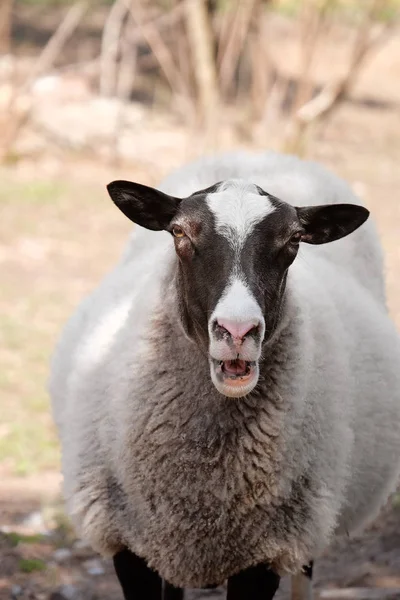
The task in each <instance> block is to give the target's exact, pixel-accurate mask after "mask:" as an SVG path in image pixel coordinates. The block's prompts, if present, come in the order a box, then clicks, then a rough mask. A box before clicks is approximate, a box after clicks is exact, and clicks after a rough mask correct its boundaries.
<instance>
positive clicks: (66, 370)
mask: <svg viewBox="0 0 400 600" xmlns="http://www.w3.org/2000/svg"><path fill="white" fill-rule="evenodd" d="M108 191H109V194H110V196H111V199H112V200H113V201H114V203H115V204H116V206H117V207H118V208H119V209H120V210H121V211H122V213H124V215H125V216H126V217H128V218H129V219H130V220H131V221H133V222H134V223H136V226H135V228H134V231H133V233H132V235H131V237H130V239H129V242H128V245H127V248H126V250H125V252H124V254H123V256H122V258H121V260H120V262H119V263H118V264H117V266H116V267H115V269H114V270H113V271H112V272H111V273H110V274H109V275H108V276H106V277H105V279H104V281H103V282H102V283H101V284H100V286H99V287H98V288H97V289H96V290H95V291H94V292H93V293H92V294H91V295H90V296H89V297H88V298H87V299H85V300H84V301H83V303H82V304H81V306H80V307H79V308H78V310H77V311H76V313H75V314H74V315H73V316H72V318H71V319H70V321H69V322H68V324H67V325H66V328H65V330H64V333H63V335H62V337H61V340H60V341H59V343H58V346H57V348H56V351H55V354H54V358H53V362H52V373H51V378H50V393H51V397H52V404H53V412H54V418H55V421H56V424H57V427H58V430H59V435H60V439H61V446H62V470H63V476H64V494H65V498H66V505H67V509H68V512H69V514H70V516H71V518H72V521H73V523H74V524H75V526H76V527H77V530H78V532H79V533H80V535H81V536H82V537H83V538H85V539H86V540H88V541H89V542H90V544H91V545H92V547H93V548H94V549H95V550H97V551H98V552H100V553H101V554H102V555H104V556H109V557H113V560H114V565H115V570H116V573H117V576H118V578H119V581H120V583H121V586H122V588H123V592H124V596H125V598H126V599H128V598H129V599H133V598H135V599H139V600H140V599H146V600H156V599H159V598H161V597H163V598H165V599H166V598H168V599H170V600H171V599H172V598H174V599H177V598H183V589H184V588H188V587H197V588H200V587H212V586H217V585H219V584H221V583H223V582H225V581H227V582H228V584H227V598H228V600H244V599H246V600H261V598H262V599H263V600H265V599H266V598H273V596H274V594H275V592H276V590H277V588H278V586H279V581H280V577H282V576H283V575H292V576H294V577H295V579H294V581H295V582H297V583H296V585H297V586H298V588H296V589H297V591H298V589H300V588H301V595H302V596H303V597H305V596H307V595H309V594H310V585H311V584H307V583H306V581H308V579H307V576H308V578H310V577H311V565H312V561H314V560H315V559H318V557H319V556H320V555H321V553H322V552H323V551H324V550H325V549H326V548H327V547H329V545H330V544H331V542H332V541H333V539H334V538H335V537H336V536H339V535H341V534H353V533H357V532H358V531H361V530H362V529H363V528H364V527H365V526H366V525H367V524H368V523H370V522H371V520H373V519H374V518H375V517H376V515H377V514H378V512H379V509H380V507H381V506H382V505H383V504H384V503H385V501H386V500H387V498H388V496H389V494H390V493H391V492H392V491H393V490H394V488H395V486H396V483H397V480H398V477H399V471H400V459H399V456H400V435H399V422H400V369H399V365H400V360H399V359H400V345H399V338H398V334H397V332H396V330H395V327H394V325H393V324H392V322H391V320H390V318H389V316H388V312H387V308H386V301H385V286H384V276H383V261H382V252H381V247H380V243H379V239H378V235H377V233H376V229H375V227H374V224H373V222H372V221H371V219H369V220H367V218H368V216H369V212H368V211H367V209H366V208H364V207H363V206H362V205H361V203H360V201H359V200H358V199H357V198H356V197H355V196H354V194H353V193H352V191H351V189H350V188H349V187H348V186H347V184H346V183H345V182H344V181H342V180H341V179H339V178H338V177H336V176H335V175H333V174H331V173H330V172H328V171H326V170H325V169H324V168H323V167H321V166H320V165H318V164H314V163H312V162H306V161H302V160H300V159H298V158H295V157H290V156H285V155H280V154H275V153H262V154H250V153H243V152H242V153H241V152H239V153H227V154H222V155H217V156H214V157H207V158H203V159H200V160H197V161H195V162H193V163H191V164H189V165H186V166H184V167H183V168H181V169H178V170H177V171H176V172H175V173H173V174H172V175H170V176H169V177H167V178H166V179H165V180H164V182H163V183H162V184H161V186H160V188H159V190H156V189H153V188H150V187H147V186H144V185H141V184H138V183H132V182H127V181H116V182H113V183H111V184H110V185H109V186H108ZM182 198H183V199H182ZM353 232H354V233H353ZM350 234H351V235H350ZM340 238H343V239H340ZM302 573H303V574H302ZM162 581H164V582H165V583H164V584H163V583H162Z"/></svg>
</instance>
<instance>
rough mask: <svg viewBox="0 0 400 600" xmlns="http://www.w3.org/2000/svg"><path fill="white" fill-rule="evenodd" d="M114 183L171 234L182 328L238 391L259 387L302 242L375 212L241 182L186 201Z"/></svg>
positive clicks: (116, 194)
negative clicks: (305, 200) (283, 195)
mask: <svg viewBox="0 0 400 600" xmlns="http://www.w3.org/2000/svg"><path fill="white" fill-rule="evenodd" d="M108 191H109V193H110V196H111V198H112V199H113V201H114V202H115V204H116V205H117V206H118V207H119V208H120V209H121V210H122V212H123V213H124V214H125V215H126V216H128V217H129V218H130V219H131V220H132V221H134V222H135V223H137V224H139V225H142V226H144V227H147V228H148V229H152V230H161V229H165V230H167V231H169V232H170V233H171V236H172V238H173V242H174V244H175V251H176V255H177V258H178V270H177V277H176V286H177V297H178V301H179V309H180V315H181V320H182V324H183V327H184V330H185V332H186V334H187V336H188V337H189V338H190V339H191V340H193V341H194V342H195V343H197V344H198V345H199V346H200V347H201V349H202V350H203V352H205V353H206V354H207V356H208V360H209V365H210V376H211V379H212V382H213V383H214V385H215V387H216V388H217V390H218V391H219V392H220V393H221V394H223V395H225V396H228V397H232V398H238V397H243V396H246V395H247V394H249V393H250V392H251V391H252V390H253V389H254V387H255V386H256V385H257V382H258V378H259V361H260V358H261V352H262V346H263V344H264V343H266V341H267V340H268V339H270V338H271V336H272V335H273V334H274V332H275V331H276V328H277V326H278V324H279V319H280V314H281V308H282V302H283V298H284V292H285V286H286V277H287V273H288V269H289V267H290V265H291V264H292V263H293V261H294V260H295V258H296V255H297V252H298V249H299V245H300V243H301V242H306V243H311V244H322V243H326V242H330V241H333V240H336V239H339V238H341V237H344V236H345V235H348V234H349V233H351V232H352V231H354V230H355V229H357V228H358V227H359V226H360V225H361V224H362V223H364V221H365V220H366V219H367V218H368V214H369V213H368V211H367V210H366V209H365V208H363V207H360V206H357V205H351V204H336V205H322V206H312V207H301V208H295V207H293V206H291V205H289V204H287V203H285V202H282V201H281V200H278V199H277V198H275V197H273V196H271V195H270V194H268V193H267V192H265V191H264V190H262V189H261V188H259V187H258V186H256V185H253V184H251V183H247V182H244V181H241V180H231V181H225V182H222V183H217V184H216V185H214V186H212V187H210V188H207V189H205V190H200V191H198V192H195V193H194V194H192V195H191V196H189V197H187V198H183V199H179V198H174V197H171V196H168V195H166V194H163V193H162V192H159V191H157V190H154V189H152V188H148V187H146V186H142V185H139V184H135V183H130V182H126V181H116V182H113V183H111V184H110V185H109V186H108Z"/></svg>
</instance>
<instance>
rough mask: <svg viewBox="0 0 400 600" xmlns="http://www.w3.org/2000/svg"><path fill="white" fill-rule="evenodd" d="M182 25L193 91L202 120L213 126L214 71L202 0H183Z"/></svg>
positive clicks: (208, 28) (216, 97)
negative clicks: (189, 52)
mask: <svg viewBox="0 0 400 600" xmlns="http://www.w3.org/2000/svg"><path fill="white" fill-rule="evenodd" d="M186 27H187V32H188V39H189V43H190V47H191V56H192V60H193V64H192V66H193V69H194V72H195V77H196V84H197V95H198V100H199V109H200V114H201V117H202V119H203V123H204V124H205V125H206V126H208V127H212V128H213V129H214V125H215V123H213V120H214V119H215V115H216V114H217V109H218V104H219V94H218V82H217V73H216V68H215V60H214V56H213V40H214V38H213V34H212V30H211V24H210V20H209V15H208V13H207V7H206V5H205V3H204V0H187V2H186Z"/></svg>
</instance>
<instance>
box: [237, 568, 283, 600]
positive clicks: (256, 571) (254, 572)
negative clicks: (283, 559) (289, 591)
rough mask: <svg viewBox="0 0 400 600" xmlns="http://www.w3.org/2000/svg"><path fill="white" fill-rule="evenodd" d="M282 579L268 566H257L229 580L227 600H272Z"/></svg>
mask: <svg viewBox="0 0 400 600" xmlns="http://www.w3.org/2000/svg"><path fill="white" fill-rule="evenodd" d="M279 582H280V577H279V575H277V574H276V573H274V571H272V570H271V569H270V568H269V567H268V566H267V565H257V566H256V567H250V568H249V569H246V570H245V571H241V572H240V573H237V574H236V575H233V576H232V577H229V579H228V594H227V596H226V598H227V600H272V598H273V597H274V596H275V592H276V590H277V589H278V587H279Z"/></svg>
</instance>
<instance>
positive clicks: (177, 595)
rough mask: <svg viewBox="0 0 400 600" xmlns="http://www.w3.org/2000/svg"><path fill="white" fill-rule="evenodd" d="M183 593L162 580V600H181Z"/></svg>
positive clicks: (180, 589)
mask: <svg viewBox="0 0 400 600" xmlns="http://www.w3.org/2000/svg"><path fill="white" fill-rule="evenodd" d="M183 596H184V591H183V589H182V588H176V587H174V586H173V585H171V584H170V583H168V582H167V581H165V580H164V589H163V600H183Z"/></svg>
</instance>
